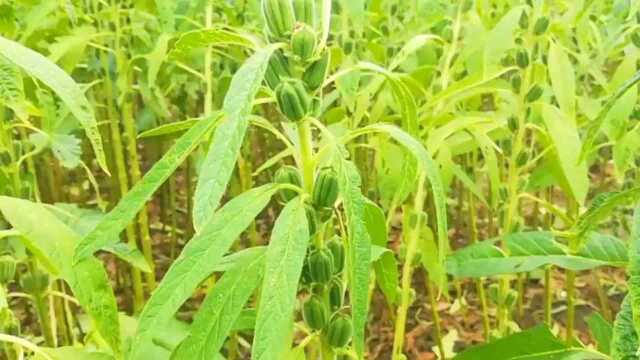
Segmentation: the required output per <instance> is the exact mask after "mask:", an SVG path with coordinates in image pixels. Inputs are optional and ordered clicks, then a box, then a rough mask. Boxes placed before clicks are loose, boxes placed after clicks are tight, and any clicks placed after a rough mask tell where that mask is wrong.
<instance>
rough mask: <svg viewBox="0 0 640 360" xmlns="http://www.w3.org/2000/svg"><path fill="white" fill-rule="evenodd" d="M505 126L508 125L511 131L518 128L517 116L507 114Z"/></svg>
mask: <svg viewBox="0 0 640 360" xmlns="http://www.w3.org/2000/svg"><path fill="white" fill-rule="evenodd" d="M507 126H509V130H511V132H515V131H516V130H518V118H516V117H515V116H509V118H508V119H507Z"/></svg>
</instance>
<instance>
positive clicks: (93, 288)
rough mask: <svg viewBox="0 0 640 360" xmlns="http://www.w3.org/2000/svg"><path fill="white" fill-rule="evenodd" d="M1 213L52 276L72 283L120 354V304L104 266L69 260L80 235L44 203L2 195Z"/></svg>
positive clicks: (79, 297) (81, 302) (107, 338)
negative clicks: (43, 204)
mask: <svg viewBox="0 0 640 360" xmlns="http://www.w3.org/2000/svg"><path fill="white" fill-rule="evenodd" d="M0 211H1V212H2V213H3V214H4V217H5V218H6V219H7V221H9V223H11V225H12V226H13V227H14V228H15V229H16V230H18V231H19V232H20V234H21V238H22V239H23V241H24V243H25V246H26V247H27V248H28V249H29V250H30V251H31V252H32V253H33V254H35V255H36V256H37V257H38V259H39V260H40V261H41V262H42V264H43V265H45V267H46V268H47V269H48V270H49V271H50V272H51V273H52V275H54V276H60V277H62V279H64V280H65V281H66V282H67V283H68V284H69V287H70V288H71V290H72V291H73V293H74V295H75V297H76V298H77V299H78V301H79V302H80V305H81V306H82V307H83V308H84V310H85V311H86V312H87V314H89V316H90V317H91V319H92V320H93V322H94V324H95V326H96V329H97V330H98V332H99V333H100V335H101V336H102V337H103V338H104V339H105V340H106V342H107V344H109V346H111V349H112V350H113V351H114V352H116V353H119V352H120V332H119V330H118V310H117V304H116V299H115V296H114V294H113V290H112V289H111V283H110V282H109V278H108V277H107V273H106V272H105V270H104V268H103V267H102V263H101V262H100V261H98V260H97V259H94V258H89V259H86V260H83V261H81V262H79V263H77V264H72V263H71V262H70V261H69V259H70V258H71V257H72V256H73V249H74V247H75V244H76V243H77V242H78V241H79V240H80V236H79V235H78V234H76V233H75V232H74V231H73V230H72V229H70V228H69V227H68V226H67V225H65V224H64V223H62V221H60V220H59V219H58V218H57V217H56V216H55V215H54V214H52V213H51V212H49V211H48V210H47V209H46V208H45V207H44V206H42V204H37V203H33V202H30V201H26V200H22V199H17V198H11V197H5V196H0Z"/></svg>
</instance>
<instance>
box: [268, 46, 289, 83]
mask: <svg viewBox="0 0 640 360" xmlns="http://www.w3.org/2000/svg"><path fill="white" fill-rule="evenodd" d="M290 69H291V68H290V66H289V61H287V58H286V57H285V56H284V54H283V53H282V50H276V51H275V52H274V53H273V55H271V59H269V65H268V66H267V71H266V72H265V73H264V79H265V80H266V82H267V85H269V88H270V89H271V90H275V89H276V88H277V87H278V85H279V84H280V79H282V78H288V77H291V70H290Z"/></svg>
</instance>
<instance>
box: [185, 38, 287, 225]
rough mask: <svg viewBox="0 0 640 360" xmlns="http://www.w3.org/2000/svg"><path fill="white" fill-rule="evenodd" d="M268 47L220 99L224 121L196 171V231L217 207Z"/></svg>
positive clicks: (269, 51)
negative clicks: (222, 101)
mask: <svg viewBox="0 0 640 360" xmlns="http://www.w3.org/2000/svg"><path fill="white" fill-rule="evenodd" d="M274 50H275V47H274V46H268V47H265V48H262V49H259V50H258V51H256V53H255V54H254V55H253V56H251V57H250V58H249V59H248V60H247V61H246V62H245V63H244V64H243V65H242V66H241V67H240V69H239V70H238V71H237V72H236V73H235V75H234V76H233V79H231V84H230V85H229V91H227V94H226V95H225V98H224V103H223V105H222V113H223V114H224V115H223V116H224V121H223V122H222V123H221V124H220V126H218V128H217V129H216V131H215V134H214V135H213V143H212V144H211V147H210V148H209V152H208V153H207V157H206V159H205V160H204V163H203V164H202V168H201V169H200V176H199V177H198V183H197V185H196V190H195V195H194V199H193V201H194V204H193V225H194V227H195V229H196V231H200V229H201V227H202V226H204V225H205V224H206V223H207V222H208V220H209V219H210V218H211V216H212V214H213V213H214V212H215V210H216V209H217V208H218V205H219V204H220V199H221V198H222V195H223V194H224V192H225V190H226V188H227V185H228V183H229V180H230V179H231V175H232V173H233V169H234V167H235V164H236V160H237V158H238V153H239V152H240V147H241V146H242V141H243V139H244V135H245V133H246V131H247V127H248V126H249V115H250V114H251V109H252V107H253V99H254V98H255V96H256V93H257V92H258V89H259V88H260V84H262V79H263V77H264V73H265V71H266V69H267V64H268V63H269V58H270V57H271V54H272V53H273V51H274Z"/></svg>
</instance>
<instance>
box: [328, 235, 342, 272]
mask: <svg viewBox="0 0 640 360" xmlns="http://www.w3.org/2000/svg"><path fill="white" fill-rule="evenodd" d="M339 240H340V238H337V237H336V238H333V239H332V240H331V241H329V242H327V249H329V251H331V256H332V257H333V272H334V273H335V274H338V273H340V271H342V268H343V267H344V246H342V244H341V243H340V241H339Z"/></svg>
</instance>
